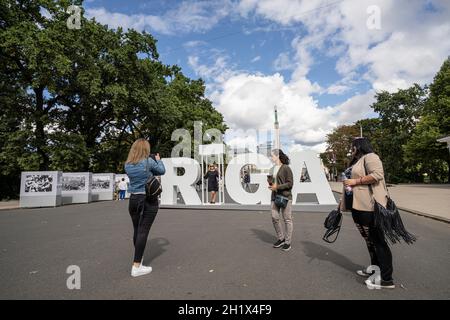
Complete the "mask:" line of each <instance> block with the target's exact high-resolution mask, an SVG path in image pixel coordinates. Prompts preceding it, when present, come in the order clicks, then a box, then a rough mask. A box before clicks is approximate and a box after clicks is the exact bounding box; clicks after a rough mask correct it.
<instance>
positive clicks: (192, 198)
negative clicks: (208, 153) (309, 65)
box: [161, 151, 336, 205]
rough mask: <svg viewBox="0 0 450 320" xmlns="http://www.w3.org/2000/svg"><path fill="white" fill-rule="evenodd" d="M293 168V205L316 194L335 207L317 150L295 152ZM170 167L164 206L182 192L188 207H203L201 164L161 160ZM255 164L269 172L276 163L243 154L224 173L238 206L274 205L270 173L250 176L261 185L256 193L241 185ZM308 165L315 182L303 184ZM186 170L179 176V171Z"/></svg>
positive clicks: (164, 178)
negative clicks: (243, 172) (198, 187)
mask: <svg viewBox="0 0 450 320" xmlns="http://www.w3.org/2000/svg"><path fill="white" fill-rule="evenodd" d="M290 159H291V163H290V167H291V169H292V172H293V174H294V185H293V188H292V196H293V204H296V200H297V195H298V194H305V193H313V194H315V195H316V196H317V200H318V202H319V204H325V205H331V204H332V205H335V204H336V200H335V198H334V196H333V193H332V191H331V188H330V185H329V184H328V181H327V179H326V177H325V173H324V171H323V169H322V167H321V165H320V160H319V157H318V155H317V153H315V152H313V151H300V152H293V153H291V156H290ZM161 160H162V161H163V163H164V166H165V167H166V174H165V175H163V176H161V184H162V187H163V190H164V192H163V193H162V194H161V204H162V205H176V204H177V195H178V192H180V193H181V196H182V197H183V200H184V202H185V204H186V205H201V203H202V202H201V199H200V196H199V195H198V193H197V191H196V189H195V183H196V182H197V181H198V180H199V179H200V177H201V167H200V164H199V163H198V162H197V161H196V160H195V159H191V158H186V157H178V158H165V159H161ZM247 165H255V166H256V167H257V168H258V169H260V170H264V171H268V170H269V169H270V168H271V167H272V166H273V164H272V162H271V161H270V160H269V158H268V157H266V156H265V155H262V154H257V153H247V154H239V155H237V156H235V157H234V158H232V159H231V161H230V162H229V163H228V166H227V170H226V172H225V174H224V181H225V187H226V190H227V192H228V194H229V196H230V197H231V198H232V199H233V200H234V201H235V202H237V203H238V204H243V205H255V204H264V205H268V204H270V194H271V190H270V189H269V188H268V185H267V173H255V174H252V175H251V177H250V180H251V183H252V184H256V185H258V188H257V190H256V191H255V192H247V191H246V190H244V188H243V186H242V184H241V170H242V168H243V167H244V166H247ZM304 166H306V169H307V170H308V174H309V177H310V179H311V182H302V183H300V177H301V174H302V170H303V168H304ZM179 168H182V169H184V170H181V171H184V174H183V175H181V176H180V175H178V174H177V172H180V170H178V169H179Z"/></svg>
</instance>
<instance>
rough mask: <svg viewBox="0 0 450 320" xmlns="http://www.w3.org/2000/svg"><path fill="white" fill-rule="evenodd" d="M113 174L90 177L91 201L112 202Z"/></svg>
mask: <svg viewBox="0 0 450 320" xmlns="http://www.w3.org/2000/svg"><path fill="white" fill-rule="evenodd" d="M114 176H115V174H114V173H96V174H93V175H92V201H103V200H114Z"/></svg>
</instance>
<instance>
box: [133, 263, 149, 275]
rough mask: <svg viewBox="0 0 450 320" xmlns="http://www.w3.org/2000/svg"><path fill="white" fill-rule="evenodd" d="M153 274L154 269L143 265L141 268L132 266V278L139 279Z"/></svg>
mask: <svg viewBox="0 0 450 320" xmlns="http://www.w3.org/2000/svg"><path fill="white" fill-rule="evenodd" d="M150 272H152V267H146V266H144V265H143V264H141V265H140V266H139V267H135V266H132V267H131V276H132V277H139V276H143V275H146V274H149V273H150Z"/></svg>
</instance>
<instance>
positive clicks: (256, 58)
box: [251, 56, 261, 63]
mask: <svg viewBox="0 0 450 320" xmlns="http://www.w3.org/2000/svg"><path fill="white" fill-rule="evenodd" d="M259 60H261V56H256V57H254V58H253V59H252V61H251V63H255V62H257V61H259Z"/></svg>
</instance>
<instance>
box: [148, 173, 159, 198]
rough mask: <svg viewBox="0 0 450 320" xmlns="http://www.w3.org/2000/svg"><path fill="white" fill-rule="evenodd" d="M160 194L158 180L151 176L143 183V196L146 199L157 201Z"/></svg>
mask: <svg viewBox="0 0 450 320" xmlns="http://www.w3.org/2000/svg"><path fill="white" fill-rule="evenodd" d="M161 192H162V186H161V182H160V181H159V179H158V178H157V177H155V176H151V177H149V178H148V179H147V182H146V183H145V195H146V197H147V199H149V200H154V199H157V198H158V196H159V195H160V194H161Z"/></svg>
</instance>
